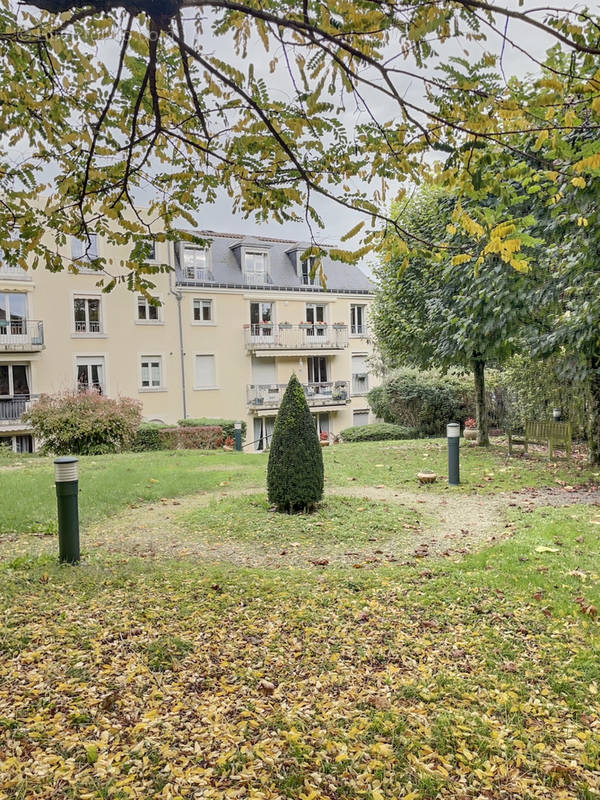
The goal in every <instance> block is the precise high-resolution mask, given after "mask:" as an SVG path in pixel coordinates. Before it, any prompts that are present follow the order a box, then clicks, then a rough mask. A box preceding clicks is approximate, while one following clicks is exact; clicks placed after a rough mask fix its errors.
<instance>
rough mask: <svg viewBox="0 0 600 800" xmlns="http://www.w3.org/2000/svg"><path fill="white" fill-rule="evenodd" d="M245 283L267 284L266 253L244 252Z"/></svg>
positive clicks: (262, 251)
mask: <svg viewBox="0 0 600 800" xmlns="http://www.w3.org/2000/svg"><path fill="white" fill-rule="evenodd" d="M244 275H245V278H246V283H267V276H268V253H266V252H265V251H264V250H244Z"/></svg>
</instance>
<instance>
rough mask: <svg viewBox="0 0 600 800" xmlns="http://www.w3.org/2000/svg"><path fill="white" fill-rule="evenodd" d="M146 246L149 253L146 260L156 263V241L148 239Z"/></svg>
mask: <svg viewBox="0 0 600 800" xmlns="http://www.w3.org/2000/svg"><path fill="white" fill-rule="evenodd" d="M145 244H146V248H147V251H148V255H147V256H146V258H147V259H148V261H156V242H155V241H154V239H148V241H147V242H146V243H145Z"/></svg>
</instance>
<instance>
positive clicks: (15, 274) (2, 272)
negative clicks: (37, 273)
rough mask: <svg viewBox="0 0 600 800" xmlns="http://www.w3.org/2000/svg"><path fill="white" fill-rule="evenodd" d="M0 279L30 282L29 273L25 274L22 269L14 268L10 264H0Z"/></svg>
mask: <svg viewBox="0 0 600 800" xmlns="http://www.w3.org/2000/svg"><path fill="white" fill-rule="evenodd" d="M0 278H12V279H13V280H17V281H30V280H31V272H27V271H26V270H24V269H23V268H22V267H14V266H11V265H10V264H1V263H0Z"/></svg>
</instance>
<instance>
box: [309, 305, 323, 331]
mask: <svg viewBox="0 0 600 800" xmlns="http://www.w3.org/2000/svg"><path fill="white" fill-rule="evenodd" d="M306 321H307V322H310V323H312V324H313V327H311V328H308V329H307V331H306V335H307V336H325V334H326V333H327V329H326V326H325V306H324V305H316V304H315V303H307V304H306Z"/></svg>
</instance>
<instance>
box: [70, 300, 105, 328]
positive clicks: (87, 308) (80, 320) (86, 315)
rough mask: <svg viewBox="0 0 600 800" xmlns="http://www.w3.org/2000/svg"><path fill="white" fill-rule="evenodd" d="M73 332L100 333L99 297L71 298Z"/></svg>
mask: <svg viewBox="0 0 600 800" xmlns="http://www.w3.org/2000/svg"><path fill="white" fill-rule="evenodd" d="M73 313H74V316H75V333H87V334H90V333H91V334H94V333H102V320H101V318H100V298H99V297H75V298H74V299H73Z"/></svg>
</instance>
